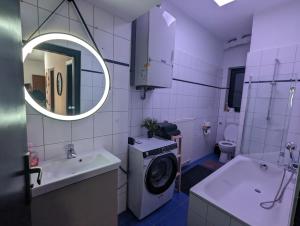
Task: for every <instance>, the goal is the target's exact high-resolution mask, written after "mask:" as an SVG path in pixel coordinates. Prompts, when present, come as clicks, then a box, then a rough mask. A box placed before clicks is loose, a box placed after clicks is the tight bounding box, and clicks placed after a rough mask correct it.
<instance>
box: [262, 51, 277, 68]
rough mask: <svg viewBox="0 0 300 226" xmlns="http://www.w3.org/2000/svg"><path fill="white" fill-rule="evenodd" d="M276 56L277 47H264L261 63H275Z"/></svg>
mask: <svg viewBox="0 0 300 226" xmlns="http://www.w3.org/2000/svg"><path fill="white" fill-rule="evenodd" d="M277 56H278V49H266V50H264V51H263V52H262V57H261V63H260V64H261V65H268V64H275V59H276V58H277Z"/></svg>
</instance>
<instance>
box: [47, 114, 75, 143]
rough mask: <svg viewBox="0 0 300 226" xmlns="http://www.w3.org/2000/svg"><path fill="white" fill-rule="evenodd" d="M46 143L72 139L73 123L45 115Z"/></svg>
mask: <svg viewBox="0 0 300 226" xmlns="http://www.w3.org/2000/svg"><path fill="white" fill-rule="evenodd" d="M44 141H45V144H54V143H60V142H70V141H71V123H70V122H66V121H59V120H55V119H51V118H47V117H44Z"/></svg>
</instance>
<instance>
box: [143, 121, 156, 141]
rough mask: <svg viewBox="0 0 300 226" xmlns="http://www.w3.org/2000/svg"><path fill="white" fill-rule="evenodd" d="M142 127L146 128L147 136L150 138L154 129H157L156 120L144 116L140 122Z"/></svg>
mask: <svg viewBox="0 0 300 226" xmlns="http://www.w3.org/2000/svg"><path fill="white" fill-rule="evenodd" d="M142 127H144V128H146V129H147V130H148V137H149V138H152V137H153V135H154V133H155V131H156V130H157V129H158V124H157V120H156V119H152V118H146V119H144V121H143V123H142Z"/></svg>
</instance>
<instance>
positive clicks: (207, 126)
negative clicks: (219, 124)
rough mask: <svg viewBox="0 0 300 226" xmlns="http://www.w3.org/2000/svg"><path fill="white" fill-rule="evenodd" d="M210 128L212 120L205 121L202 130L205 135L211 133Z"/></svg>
mask: <svg viewBox="0 0 300 226" xmlns="http://www.w3.org/2000/svg"><path fill="white" fill-rule="evenodd" d="M210 128H211V125H210V122H204V123H203V124H202V131H203V134H204V135H205V136H206V135H208V134H210Z"/></svg>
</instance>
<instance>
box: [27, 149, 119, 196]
mask: <svg viewBox="0 0 300 226" xmlns="http://www.w3.org/2000/svg"><path fill="white" fill-rule="evenodd" d="M120 163H121V161H120V159H118V158H117V157H115V156H114V155H112V154H111V153H110V152H108V151H106V150H104V149H102V150H99V151H93V152H90V153H88V154H84V155H80V156H77V157H76V158H73V159H62V160H55V161H54V160H53V161H51V160H50V161H45V162H42V163H41V164H40V167H42V174H43V175H42V181H41V184H40V185H38V184H37V182H36V178H37V176H36V175H34V174H32V176H31V182H32V183H33V188H32V196H33V197H34V196H38V195H41V194H44V193H47V192H50V191H53V190H56V189H59V188H62V187H65V186H67V185H70V184H72V183H77V182H79V181H81V180H85V179H87V178H91V177H94V176H97V175H99V174H102V173H106V172H108V171H111V170H115V169H118V167H119V165H120Z"/></svg>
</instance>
